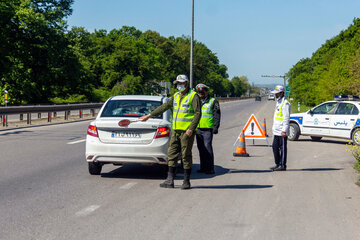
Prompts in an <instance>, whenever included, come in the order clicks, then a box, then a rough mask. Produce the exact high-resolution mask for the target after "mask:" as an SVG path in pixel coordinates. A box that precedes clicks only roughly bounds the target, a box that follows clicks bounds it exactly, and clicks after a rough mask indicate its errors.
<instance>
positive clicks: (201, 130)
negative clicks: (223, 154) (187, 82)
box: [196, 83, 221, 174]
mask: <svg viewBox="0 0 360 240" xmlns="http://www.w3.org/2000/svg"><path fill="white" fill-rule="evenodd" d="M196 90H197V92H198V94H199V96H200V100H201V119H200V122H199V125H198V129H197V130H196V143H197V147H198V149H199V155H200V169H199V170H197V172H199V173H205V174H215V170H214V152H213V147H212V140H213V134H217V133H218V129H219V127H220V117H221V112H220V105H219V102H218V100H216V99H215V98H213V97H210V96H209V87H208V86H206V85H205V84H202V83H200V84H198V85H196Z"/></svg>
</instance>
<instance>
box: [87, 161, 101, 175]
mask: <svg viewBox="0 0 360 240" xmlns="http://www.w3.org/2000/svg"><path fill="white" fill-rule="evenodd" d="M88 164H89V173H90V174H91V175H100V173H101V169H102V165H101V164H99V163H93V162H89V163H88Z"/></svg>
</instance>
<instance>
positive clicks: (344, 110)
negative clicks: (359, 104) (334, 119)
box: [335, 103, 356, 115]
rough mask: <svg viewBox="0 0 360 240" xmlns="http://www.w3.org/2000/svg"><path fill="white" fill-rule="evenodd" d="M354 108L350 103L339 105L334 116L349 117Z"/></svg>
mask: <svg viewBox="0 0 360 240" xmlns="http://www.w3.org/2000/svg"><path fill="white" fill-rule="evenodd" d="M354 107H355V106H354V104H351V103H340V104H339V106H338V108H337V109H336V112H335V114H342V115H350V114H352V111H353V108H354ZM355 108H356V107H355Z"/></svg>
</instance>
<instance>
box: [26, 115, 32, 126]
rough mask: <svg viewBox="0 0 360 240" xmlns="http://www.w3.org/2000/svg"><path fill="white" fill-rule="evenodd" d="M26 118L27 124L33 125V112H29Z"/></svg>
mask: <svg viewBox="0 0 360 240" xmlns="http://www.w3.org/2000/svg"><path fill="white" fill-rule="evenodd" d="M26 120H27V121H26V122H27V124H29V125H31V113H27V117H26Z"/></svg>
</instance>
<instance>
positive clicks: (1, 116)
mask: <svg viewBox="0 0 360 240" xmlns="http://www.w3.org/2000/svg"><path fill="white" fill-rule="evenodd" d="M2 119H3V115H0V123H2Z"/></svg>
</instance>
